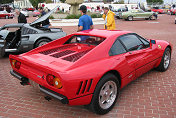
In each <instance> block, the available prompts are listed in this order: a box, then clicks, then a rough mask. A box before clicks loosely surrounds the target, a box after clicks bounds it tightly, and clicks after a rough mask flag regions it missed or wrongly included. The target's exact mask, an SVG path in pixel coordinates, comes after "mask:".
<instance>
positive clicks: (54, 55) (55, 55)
mask: <svg viewBox="0 0 176 118" xmlns="http://www.w3.org/2000/svg"><path fill="white" fill-rule="evenodd" d="M74 52H75V51H72V50H65V51H63V52H59V53H56V54H53V55H50V56H52V57H55V58H59V57H62V56H65V55H68V54H71V53H74Z"/></svg>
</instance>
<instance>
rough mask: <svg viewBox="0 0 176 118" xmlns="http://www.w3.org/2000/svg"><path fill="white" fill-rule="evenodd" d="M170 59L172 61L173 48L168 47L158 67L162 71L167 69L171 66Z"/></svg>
mask: <svg viewBox="0 0 176 118" xmlns="http://www.w3.org/2000/svg"><path fill="white" fill-rule="evenodd" d="M170 61H171V50H170V48H168V47H167V48H166V49H165V51H164V54H163V56H162V59H161V62H160V65H159V66H158V67H157V68H156V69H157V70H158V71H161V72H164V71H166V70H167V69H168V68H169V65H170Z"/></svg>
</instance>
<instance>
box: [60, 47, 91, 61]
mask: <svg viewBox="0 0 176 118" xmlns="http://www.w3.org/2000/svg"><path fill="white" fill-rule="evenodd" d="M90 50H91V49H90ZM90 50H85V51H82V52H79V53H76V54H73V55H70V56H67V57H64V58H62V59H63V60H66V61H70V62H75V61H77V60H78V59H79V58H81V57H82V56H84V55H85V54H86V53H88V52H89V51H90Z"/></svg>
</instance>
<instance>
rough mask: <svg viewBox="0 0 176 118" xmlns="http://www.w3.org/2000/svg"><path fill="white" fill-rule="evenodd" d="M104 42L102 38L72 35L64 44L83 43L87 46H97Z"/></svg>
mask: <svg viewBox="0 0 176 118" xmlns="http://www.w3.org/2000/svg"><path fill="white" fill-rule="evenodd" d="M104 40H105V38H103V37H96V36H86V35H74V36H72V37H71V38H70V39H68V41H67V42H66V43H65V44H71V43H83V44H89V45H99V44H100V43H102V42H103V41H104Z"/></svg>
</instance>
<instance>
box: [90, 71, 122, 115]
mask: <svg viewBox="0 0 176 118" xmlns="http://www.w3.org/2000/svg"><path fill="white" fill-rule="evenodd" d="M107 83H108V84H109V83H112V84H111V86H110V85H107ZM105 85H107V86H108V87H109V89H108V90H110V89H112V91H111V92H110V91H108V90H107V91H106V92H104V94H103V96H101V95H100V92H101V91H104V90H103V89H105V88H106V86H105ZM115 86H116V87H115ZM116 89H117V90H116ZM113 90H114V92H113ZM115 90H116V91H115ZM108 92H109V93H108ZM119 92H120V84H119V81H118V78H117V77H116V76H115V75H113V74H111V73H109V74H106V75H105V76H103V77H102V78H101V80H100V81H99V82H98V84H97V86H96V88H95V91H94V94H93V97H92V101H91V103H90V104H89V109H90V110H91V111H93V112H94V113H96V114H99V115H103V114H106V113H108V112H109V111H110V110H111V109H112V108H113V107H114V105H115V103H116V101H117V98H118V96H119ZM105 94H106V95H105ZM107 94H108V95H107ZM103 97H107V98H106V99H108V100H112V101H109V103H108V102H106V100H105V101H104V103H102V102H100V101H101V99H103ZM103 104H109V106H108V105H107V106H108V107H107V106H106V105H105V106H106V107H107V108H102V107H103V106H102V105H103Z"/></svg>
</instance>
